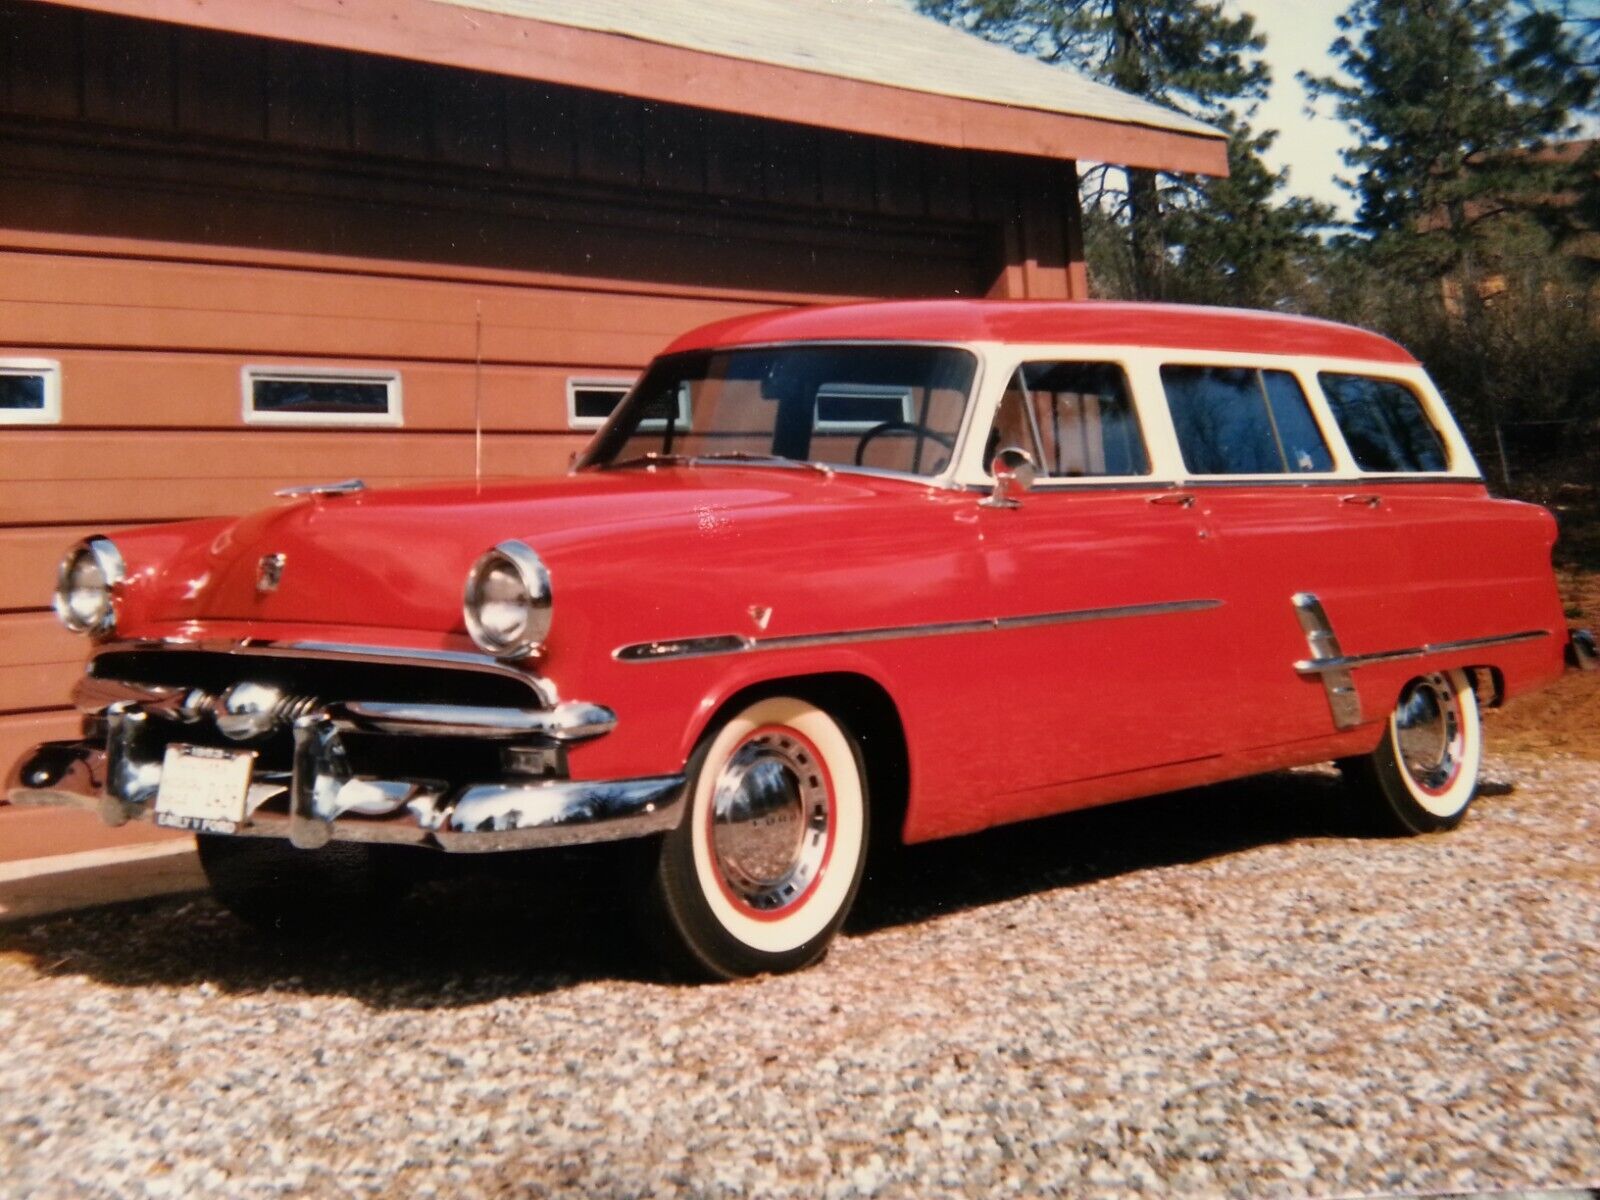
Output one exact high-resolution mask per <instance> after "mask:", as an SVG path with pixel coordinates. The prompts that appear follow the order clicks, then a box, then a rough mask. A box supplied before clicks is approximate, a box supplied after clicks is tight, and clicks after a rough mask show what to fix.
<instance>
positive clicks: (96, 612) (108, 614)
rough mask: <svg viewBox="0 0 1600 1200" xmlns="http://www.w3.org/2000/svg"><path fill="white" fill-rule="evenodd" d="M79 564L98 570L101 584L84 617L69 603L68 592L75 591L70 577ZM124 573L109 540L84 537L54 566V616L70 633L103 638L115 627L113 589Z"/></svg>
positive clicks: (124, 565) (69, 595)
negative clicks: (97, 594)
mask: <svg viewBox="0 0 1600 1200" xmlns="http://www.w3.org/2000/svg"><path fill="white" fill-rule="evenodd" d="M83 563H88V564H90V565H92V566H93V567H94V568H95V569H96V570H98V571H99V572H100V578H101V581H102V582H101V586H100V587H99V588H98V589H97V590H98V592H99V600H98V603H97V604H96V605H95V607H94V609H93V611H92V612H90V613H88V614H87V615H86V614H85V613H84V612H83V611H81V610H80V609H79V608H78V607H75V606H74V605H73V603H72V600H71V596H72V593H73V592H74V591H76V590H77V588H76V587H75V586H74V583H73V576H74V575H75V574H76V573H77V570H78V567H79V566H80V564H83ZM127 573H128V569H127V566H126V564H124V562H123V561H122V553H121V552H120V551H119V550H118V549H117V547H116V544H115V543H113V542H112V541H111V539H110V538H105V537H99V536H95V537H87V538H84V539H83V540H82V541H81V542H78V543H77V544H76V545H75V546H73V547H72V549H70V550H68V551H67V552H66V554H65V555H63V556H62V559H61V563H60V565H59V566H57V567H56V592H55V596H54V597H53V599H52V605H53V607H54V608H55V610H56V617H57V618H58V619H59V620H60V621H61V623H62V624H63V625H65V626H66V627H67V628H68V629H70V630H72V632H73V633H86V634H88V635H89V636H91V637H104V636H106V635H107V634H109V633H110V632H111V631H112V630H113V629H115V628H116V625H117V605H116V590H117V586H118V585H119V584H120V583H121V582H122V581H123V579H124V578H125V577H126V576H127Z"/></svg>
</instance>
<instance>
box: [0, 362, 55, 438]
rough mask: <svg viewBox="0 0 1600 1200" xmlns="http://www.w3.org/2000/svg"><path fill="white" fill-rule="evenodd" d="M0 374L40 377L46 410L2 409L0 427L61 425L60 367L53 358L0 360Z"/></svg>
mask: <svg viewBox="0 0 1600 1200" xmlns="http://www.w3.org/2000/svg"><path fill="white" fill-rule="evenodd" d="M0 375H39V376H42V377H43V379H44V407H43V408H0V425H59V424H61V364H60V363H59V362H57V361H56V360H55V359H53V358H10V357H4V358H0Z"/></svg>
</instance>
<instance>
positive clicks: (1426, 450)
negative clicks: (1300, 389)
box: [1317, 371, 1449, 472]
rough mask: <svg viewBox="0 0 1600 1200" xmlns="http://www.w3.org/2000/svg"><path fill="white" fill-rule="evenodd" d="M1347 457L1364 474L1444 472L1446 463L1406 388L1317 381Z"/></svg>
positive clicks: (1387, 382) (1362, 380)
mask: <svg viewBox="0 0 1600 1200" xmlns="http://www.w3.org/2000/svg"><path fill="white" fill-rule="evenodd" d="M1317 381H1318V382H1319V383H1321V384H1322V391H1323V394H1324V395H1326V396H1327V397H1328V407H1329V408H1331V409H1332V410H1333V419H1334V421H1335V422H1337V424H1338V426H1339V432H1340V433H1342V434H1344V440H1345V444H1346V445H1347V446H1349V447H1350V456H1351V457H1352V458H1354V459H1355V460H1356V466H1358V467H1360V468H1361V469H1362V470H1363V471H1404V472H1411V471H1445V470H1448V469H1449V463H1448V460H1447V458H1446V456H1445V451H1444V443H1443V441H1442V440H1441V439H1440V437H1439V433H1438V431H1437V430H1436V429H1434V427H1433V424H1432V422H1430V421H1429V420H1428V414H1427V413H1426V412H1424V411H1423V408H1422V401H1421V400H1419V399H1418V398H1417V394H1416V393H1415V392H1413V391H1412V390H1411V389H1410V388H1408V387H1407V386H1406V385H1405V384H1403V383H1399V382H1397V381H1395V380H1393V379H1374V378H1372V377H1370V376H1366V375H1337V374H1334V373H1332V372H1326V371H1325V372H1323V373H1322V374H1320V375H1318V376H1317Z"/></svg>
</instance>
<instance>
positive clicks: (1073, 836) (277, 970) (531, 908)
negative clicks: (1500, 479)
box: [0, 772, 1509, 1010]
mask: <svg viewBox="0 0 1600 1200" xmlns="http://www.w3.org/2000/svg"><path fill="white" fill-rule="evenodd" d="M1485 790H1486V792H1489V793H1490V794H1493V791H1494V790H1495V789H1494V788H1493V787H1492V785H1491V786H1490V787H1486V789H1485ZM1499 790H1500V791H1502V792H1503V791H1505V790H1509V789H1506V788H1504V787H1503V786H1502V787H1501V788H1500V789H1499ZM1351 836H1359V831H1358V829H1357V827H1356V825H1355V823H1354V821H1353V820H1352V819H1351V817H1350V816H1349V814H1348V812H1347V810H1346V802H1345V798H1344V794H1343V792H1342V789H1341V785H1340V783H1339V780H1338V778H1337V777H1336V776H1334V775H1332V774H1326V773H1316V772H1286V773H1279V774H1275V775H1265V776H1260V777H1258V778H1255V779H1249V780H1244V781H1242V782H1237V783H1230V784H1225V785H1219V786H1217V787H1211V788H1205V789H1201V790H1198V791H1190V792H1179V793H1173V794H1170V795H1164V796H1156V797H1152V798H1150V799H1146V800H1135V801H1130V802H1128V803H1125V804H1119V805H1113V806H1110V807H1107V808H1099V809H1093V810H1089V811H1086V812H1080V813H1070V814H1067V815H1064V816H1060V817H1052V818H1048V819H1046V820H1041V821H1033V822H1029V823H1027V824H1023V825H1014V826H1008V827H1005V828H1001V829H996V830H991V831H989V832H986V833H981V834H976V835H973V836H971V837H965V838H957V839H953V840H950V841H945V842H937V843H933V844H930V845H926V846H916V847H910V848H905V849H895V850H892V851H891V852H888V853H883V852H881V851H880V852H878V853H875V854H874V856H873V859H872V862H871V864H870V866H869V873H868V876H867V879H866V882H865V884H864V886H863V888H862V891H861V896H860V898H859V900H858V902H857V905H856V910H855V912H854V914H853V915H852V918H851V921H850V924H849V926H848V928H847V933H857V934H860V933H868V932H871V931H873V930H876V929H882V928H886V927H890V926H894V925H902V924H913V923H915V922H917V921H921V920H925V919H927V918H928V917H931V916H934V915H938V914H944V913H949V912H952V911H957V910H961V909H967V908H974V907H979V906H982V905H987V904H994V903H997V902H999V901H1003V900H1008V899H1012V898H1015V897H1019V896H1023V895H1028V894H1030V893H1034V892H1040V891H1046V890H1049V889H1052V888H1059V887H1067V886H1073V885H1079V884H1085V883H1091V882H1094V881H1096V880H1100V879H1108V878H1111V877H1114V876H1117V875H1121V874H1124V873H1126V872H1130V871H1139V870H1143V869H1146V868H1150V867H1158V866H1167V865H1171V864H1176V863H1188V862H1197V861H1200V860H1202V859H1207V858H1212V857H1215V856H1218V855H1224V854H1229V853H1232V852H1236V851H1240V850H1244V849H1249V848H1251V847H1256V846H1262V845H1269V844H1273V843H1278V842H1285V841H1291V840H1294V839H1299V838H1314V837H1351ZM627 853H628V852H627V850H626V848H625V847H616V846H613V847H599V848H592V849H590V850H588V851H583V852H568V853H556V854H551V853H545V854H542V855H531V856H530V855H523V856H518V857H517V858H516V859H514V860H513V859H510V858H503V859H498V860H497V861H494V862H492V863H490V864H482V863H472V864H470V867H471V868H473V869H472V870H471V871H470V873H453V874H452V876H450V877H445V878H438V879H433V880H430V881H428V882H425V883H423V884H421V885H420V886H419V887H417V888H416V889H414V890H413V891H412V892H411V894H410V895H409V896H408V897H407V898H406V899H405V900H404V901H403V902H402V903H401V905H400V907H399V908H398V909H397V910H396V911H395V912H394V913H393V914H392V919H391V920H388V921H386V922H385V923H384V924H383V925H382V927H381V928H378V929H372V930H365V931H346V932H344V933H336V932H331V931H330V932H329V933H327V934H325V935H321V936H316V937H310V938H302V939H299V940H289V939H282V938H272V937H268V936H264V935H262V934H260V933H258V932H256V931H255V930H253V929H251V928H250V927H248V926H246V925H245V924H243V923H242V922H241V921H239V920H237V919H236V918H234V917H233V916H232V915H231V914H229V913H227V912H226V911H224V910H223V909H222V908H221V907H219V906H218V905H217V904H216V903H215V902H214V901H212V900H211V899H210V898H208V897H195V898H189V899H184V900H152V901H145V902H140V903H136V904H128V905H121V906H117V907H114V908H106V909H99V910H90V911H85V912H79V913H74V914H70V915H64V916H60V917H54V918H50V919H47V920H43V921H39V922H36V923H33V924H26V925H18V926H12V927H0V964H3V963H4V962H5V960H6V959H7V958H11V959H13V960H15V959H16V958H18V957H21V958H25V959H26V960H27V961H28V963H29V966H30V967H31V968H32V969H33V970H36V971H40V972H43V973H46V974H52V975H54V974H63V975H66V974H83V975H88V976H90V977H92V978H94V979H96V980H98V981H100V982H103V983H108V984H112V985H116V986H125V987H149V986H159V987H186V986H197V985H200V984H203V983H209V984H211V985H212V986H214V987H217V988H219V989H221V990H223V991H225V992H229V993H234V994H252V993H276V994H280V995H288V996H293V995H296V994H300V995H341V996H348V997H350V998H352V999H355V1000H357V1001H359V1002H360V1003H363V1004H365V1005H368V1006H370V1007H372V1008H375V1009H420V1010H427V1009H449V1008H454V1007H458V1006H463V1005H470V1004H482V1003H485V1002H488V1001H491V1000H494V999H497V998H499V997H503V996H513V995H515V996H526V995H537V994H540V993H543V992H548V991H553V990H557V989H562V988H566V987H570V986H573V985H575V984H578V983H583V982H587V981H591V980H600V979H624V980H635V981H644V980H654V979H655V978H656V977H657V976H656V974H655V968H654V966H653V960H652V956H651V955H650V954H649V952H648V948H647V947H644V946H641V945H640V943H639V941H638V940H637V938H636V936H635V934H634V933H633V930H632V927H631V924H630V921H629V919H628V912H627V909H626V907H625V904H624V901H625V899H626V896H627V894H628V892H629V885H628V883H627V881H628V879H629V878H630V876H631V872H630V870H629V869H628V867H629V863H628V859H627ZM430 858H431V856H430ZM432 861H438V860H437V859H433V860H432ZM457 861H459V860H457ZM452 865H455V864H452Z"/></svg>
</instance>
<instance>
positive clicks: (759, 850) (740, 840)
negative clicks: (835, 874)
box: [711, 730, 829, 913]
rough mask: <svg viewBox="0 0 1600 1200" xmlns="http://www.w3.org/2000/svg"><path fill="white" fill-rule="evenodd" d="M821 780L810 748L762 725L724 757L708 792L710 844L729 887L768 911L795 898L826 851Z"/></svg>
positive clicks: (823, 781) (826, 814) (797, 899)
mask: <svg viewBox="0 0 1600 1200" xmlns="http://www.w3.org/2000/svg"><path fill="white" fill-rule="evenodd" d="M828 821H829V805H828V784H827V776H826V775H825V774H824V772H823V768H822V764H821V763H820V762H818V761H817V758H816V754H815V752H814V751H813V750H812V749H811V748H810V747H809V746H807V745H806V744H805V743H804V742H803V741H801V740H800V739H798V738H795V737H791V736H789V735H788V734H786V733H784V732H782V731H781V730H772V731H764V732H761V733H758V734H757V735H756V736H755V737H752V738H751V739H750V740H749V741H747V742H745V743H744V744H743V745H742V746H740V747H739V748H738V749H737V750H735V751H734V752H733V754H732V755H731V756H730V757H729V758H728V761H727V763H726V764H725V765H724V766H723V768H722V771H721V772H720V773H719V774H718V776H717V783H716V788H715V790H714V791H713V793H712V798H711V847H712V851H713V853H714V854H715V856H716V860H717V869H718V871H719V872H720V873H721V875H722V878H723V880H724V881H725V882H726V883H727V885H728V888H729V890H730V891H731V892H732V893H733V894H734V896H735V897H736V898H737V899H738V900H740V901H742V902H743V903H744V904H745V905H747V906H749V907H750V908H752V909H755V910H757V911H759V912H762V913H775V912H779V911H781V910H783V909H785V908H789V907H791V906H793V905H795V904H798V903H799V902H800V901H801V900H803V899H804V898H805V897H806V895H807V893H808V892H809V891H810V889H811V885H812V884H813V883H815V882H816V880H817V876H818V874H819V872H820V871H821V869H822V863H823V860H824V858H825V857H826V856H827V850H828V833H829V829H828Z"/></svg>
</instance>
